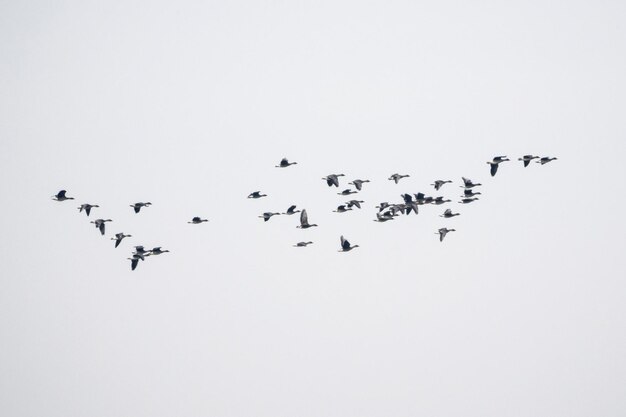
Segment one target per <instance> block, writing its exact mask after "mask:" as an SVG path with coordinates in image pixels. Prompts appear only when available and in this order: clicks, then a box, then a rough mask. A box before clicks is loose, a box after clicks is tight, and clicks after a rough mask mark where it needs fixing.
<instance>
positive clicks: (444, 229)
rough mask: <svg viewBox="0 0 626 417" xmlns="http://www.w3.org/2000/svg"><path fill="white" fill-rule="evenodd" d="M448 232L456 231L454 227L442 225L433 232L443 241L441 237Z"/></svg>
mask: <svg viewBox="0 0 626 417" xmlns="http://www.w3.org/2000/svg"><path fill="white" fill-rule="evenodd" d="M448 232H456V230H454V229H447V228H445V227H442V228H441V229H439V231H438V232H435V234H438V235H439V241H440V242H443V238H444V237H446V234H448Z"/></svg>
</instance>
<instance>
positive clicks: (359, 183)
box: [348, 180, 370, 191]
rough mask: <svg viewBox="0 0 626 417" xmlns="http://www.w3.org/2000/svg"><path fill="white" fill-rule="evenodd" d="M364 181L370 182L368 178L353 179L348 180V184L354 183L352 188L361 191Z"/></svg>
mask: <svg viewBox="0 0 626 417" xmlns="http://www.w3.org/2000/svg"><path fill="white" fill-rule="evenodd" d="M365 182H370V180H354V181H352V182H349V183H348V184H349V185H354V188H356V189H357V190H359V191H361V188H363V183H365Z"/></svg>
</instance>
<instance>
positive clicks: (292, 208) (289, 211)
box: [287, 205, 296, 213]
mask: <svg viewBox="0 0 626 417" xmlns="http://www.w3.org/2000/svg"><path fill="white" fill-rule="evenodd" d="M295 209H296V206H295V205H293V206H290V207H289V208H288V209H287V213H293V211H294V210H295Z"/></svg>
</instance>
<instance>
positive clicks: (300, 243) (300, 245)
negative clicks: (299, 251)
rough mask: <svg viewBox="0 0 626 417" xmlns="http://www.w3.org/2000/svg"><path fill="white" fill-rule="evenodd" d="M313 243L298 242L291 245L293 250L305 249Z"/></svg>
mask: <svg viewBox="0 0 626 417" xmlns="http://www.w3.org/2000/svg"><path fill="white" fill-rule="evenodd" d="M311 243H313V242H298V243H296V244H295V245H293V247H294V248H305V247H307V245H310V244H311Z"/></svg>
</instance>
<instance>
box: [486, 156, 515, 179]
mask: <svg viewBox="0 0 626 417" xmlns="http://www.w3.org/2000/svg"><path fill="white" fill-rule="evenodd" d="M505 161H510V159H509V158H507V157H506V156H496V157H494V158H493V160H492V161H487V163H488V164H489V165H491V170H490V172H491V176H492V177H494V176H495V175H496V172H498V165H500V164H501V163H502V162H505Z"/></svg>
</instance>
